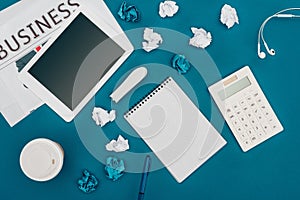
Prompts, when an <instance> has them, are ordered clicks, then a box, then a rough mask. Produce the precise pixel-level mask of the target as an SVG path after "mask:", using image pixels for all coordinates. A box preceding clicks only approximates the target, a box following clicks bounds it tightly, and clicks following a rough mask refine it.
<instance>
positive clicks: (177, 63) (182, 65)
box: [172, 54, 191, 74]
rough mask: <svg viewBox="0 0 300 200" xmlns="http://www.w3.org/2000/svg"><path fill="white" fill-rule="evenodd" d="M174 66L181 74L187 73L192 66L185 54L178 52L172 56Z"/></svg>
mask: <svg viewBox="0 0 300 200" xmlns="http://www.w3.org/2000/svg"><path fill="white" fill-rule="evenodd" d="M172 67H173V68H175V69H176V70H177V71H178V72H179V74H185V73H186V72H187V71H188V70H189V69H190V68H191V66H190V63H189V61H188V60H187V59H186V58H185V56H184V55H178V54H177V55H175V56H174V57H173V58H172Z"/></svg>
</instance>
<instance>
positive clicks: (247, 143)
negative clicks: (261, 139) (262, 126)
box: [243, 139, 251, 147]
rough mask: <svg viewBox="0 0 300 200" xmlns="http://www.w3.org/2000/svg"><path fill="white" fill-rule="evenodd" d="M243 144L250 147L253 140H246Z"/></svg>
mask: <svg viewBox="0 0 300 200" xmlns="http://www.w3.org/2000/svg"><path fill="white" fill-rule="evenodd" d="M243 144H244V146H245V147H249V146H250V145H251V140H250V139H247V140H244V141H243Z"/></svg>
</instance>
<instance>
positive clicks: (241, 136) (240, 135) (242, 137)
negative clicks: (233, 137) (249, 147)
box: [239, 133, 248, 141]
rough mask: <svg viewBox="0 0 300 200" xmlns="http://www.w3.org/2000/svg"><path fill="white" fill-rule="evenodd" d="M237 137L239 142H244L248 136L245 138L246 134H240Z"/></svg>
mask: <svg viewBox="0 0 300 200" xmlns="http://www.w3.org/2000/svg"><path fill="white" fill-rule="evenodd" d="M239 137H240V138H241V140H242V141H244V140H247V139H248V136H247V134H246V133H241V134H239Z"/></svg>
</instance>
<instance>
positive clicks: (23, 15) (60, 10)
mask: <svg viewBox="0 0 300 200" xmlns="http://www.w3.org/2000/svg"><path fill="white" fill-rule="evenodd" d="M83 4H84V6H85V7H87V8H88V9H89V10H91V11H92V12H95V13H96V14H98V15H99V16H101V17H102V18H103V20H104V21H105V22H106V23H107V24H108V25H110V26H111V27H112V28H113V29H114V30H116V31H117V32H122V29H121V27H120V26H119V24H118V23H117V22H116V20H115V19H114V17H113V15H112V13H111V12H110V10H109V9H108V7H107V6H106V4H105V3H104V1H102V0H88V1H86V0H43V1H38V0H22V1H19V2H17V3H15V4H14V5H12V6H10V7H8V8H6V9H4V10H2V11H0V32H1V35H0V95H1V96H2V97H5V98H2V99H0V112H1V113H2V115H3V116H4V118H5V119H6V121H7V122H8V123H9V125H10V126H14V125H15V124H17V123H18V122H20V121H21V120H22V119H24V118H25V117H26V116H28V115H29V114H30V113H31V112H32V111H33V110H35V109H37V108H38V107H40V106H41V105H42V104H43V102H42V101H41V100H40V99H39V97H37V96H36V95H35V94H33V93H32V92H31V91H30V90H29V89H28V88H26V87H25V86H24V85H23V83H22V82H21V81H19V80H18V78H17V74H18V71H17V70H16V67H17V65H19V64H20V63H21V64H20V65H25V64H26V63H27V62H28V61H29V60H30V59H31V58H32V57H33V56H34V54H35V53H34V52H35V51H38V49H39V48H40V47H41V45H42V44H43V43H45V42H46V41H47V40H48V39H49V38H50V37H51V35H52V34H53V33H55V31H57V30H58V29H59V28H60V27H61V25H62V24H63V23H64V22H66V21H67V20H68V18H69V17H70V16H71V15H72V13H73V12H74V11H75V10H76V9H77V8H79V7H80V6H81V5H83ZM36 47H38V48H36ZM20 61H21V62H20ZM16 62H17V63H16Z"/></svg>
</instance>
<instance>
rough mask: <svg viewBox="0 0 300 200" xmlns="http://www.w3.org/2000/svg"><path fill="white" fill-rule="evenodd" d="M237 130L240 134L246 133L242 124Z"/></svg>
mask: <svg viewBox="0 0 300 200" xmlns="http://www.w3.org/2000/svg"><path fill="white" fill-rule="evenodd" d="M236 130H237V132H238V133H239V134H242V133H244V129H243V128H242V127H241V126H238V127H237V128H236Z"/></svg>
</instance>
